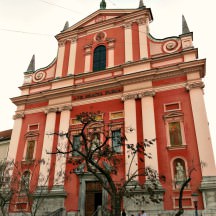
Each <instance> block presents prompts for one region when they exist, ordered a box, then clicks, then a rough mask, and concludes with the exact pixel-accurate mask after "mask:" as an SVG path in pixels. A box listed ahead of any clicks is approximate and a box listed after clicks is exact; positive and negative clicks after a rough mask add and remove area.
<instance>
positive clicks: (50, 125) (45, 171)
mask: <svg viewBox="0 0 216 216" xmlns="http://www.w3.org/2000/svg"><path fill="white" fill-rule="evenodd" d="M56 112H57V109H56V108H50V109H48V110H46V111H45V113H46V114H47V116H46V126H45V131H44V140H43V149H42V156H41V159H42V160H44V163H41V165H40V179H39V186H48V182H49V181H48V180H49V179H48V178H49V174H50V173H52V169H53V166H52V165H51V157H52V155H51V154H48V153H51V152H52V148H53V141H54V134H53V133H54V132H55V122H56Z"/></svg>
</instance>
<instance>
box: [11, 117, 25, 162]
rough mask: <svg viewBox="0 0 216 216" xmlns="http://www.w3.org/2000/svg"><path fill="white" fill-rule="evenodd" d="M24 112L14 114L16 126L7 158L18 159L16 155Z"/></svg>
mask: <svg viewBox="0 0 216 216" xmlns="http://www.w3.org/2000/svg"><path fill="white" fill-rule="evenodd" d="M23 118H24V114H23V113H17V114H15V115H14V117H13V119H14V126H13V131H12V135H11V140H10V145H9V150H8V155H7V160H8V161H12V160H16V155H17V153H18V144H19V140H20V133H21V128H22V122H23Z"/></svg>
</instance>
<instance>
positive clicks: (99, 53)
mask: <svg viewBox="0 0 216 216" xmlns="http://www.w3.org/2000/svg"><path fill="white" fill-rule="evenodd" d="M104 69H106V47H105V46H103V45H100V46H98V47H96V48H95V50H94V57H93V71H100V70H104Z"/></svg>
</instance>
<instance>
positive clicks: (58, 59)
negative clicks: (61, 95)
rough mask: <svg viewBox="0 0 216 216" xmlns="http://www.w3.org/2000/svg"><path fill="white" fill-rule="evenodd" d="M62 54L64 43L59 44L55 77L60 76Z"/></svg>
mask: <svg viewBox="0 0 216 216" xmlns="http://www.w3.org/2000/svg"><path fill="white" fill-rule="evenodd" d="M64 53H65V42H64V41H63V42H59V48H58V57H57V66H56V75H55V77H61V76H62V69H63V62H64Z"/></svg>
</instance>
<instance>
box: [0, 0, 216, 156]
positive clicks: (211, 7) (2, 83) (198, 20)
mask: <svg viewBox="0 0 216 216" xmlns="http://www.w3.org/2000/svg"><path fill="white" fill-rule="evenodd" d="M100 1H101V0H0V75H1V78H0V98H1V105H0V131H2V130H6V129H10V128H12V127H13V120H12V116H13V114H14V112H15V106H14V105H13V104H12V103H11V101H10V99H9V98H11V97H15V96H19V95H20V91H19V88H18V87H19V86H21V85H22V83H23V72H25V71H26V70H27V67H28V65H29V62H30V60H31V57H32V55H33V54H35V56H36V69H38V68H41V67H45V66H47V65H48V64H49V63H51V62H52V60H53V59H54V58H55V57H56V54H57V41H56V39H55V37H54V36H55V35H56V34H58V33H59V32H60V31H61V30H62V29H63V27H64V24H65V22H66V21H69V24H70V25H73V24H74V23H76V22H78V21H79V20H80V19H82V18H84V17H86V16H88V15H89V14H90V13H93V12H94V11H96V10H98V9H99V4H100ZM106 2H107V8H108V9H111V8H137V7H138V5H139V0H106ZM214 2H215V0H205V1H201V0H144V3H145V5H146V6H147V7H149V8H151V9H152V13H153V17H154V20H153V22H152V23H151V24H150V33H151V34H152V35H153V36H154V37H155V38H158V39H161V38H165V37H170V36H178V35H180V34H181V33H182V32H181V31H182V25H181V24H182V20H181V18H182V14H184V16H185V18H186V20H187V23H188V26H189V29H190V31H192V32H193V36H194V41H193V43H194V46H195V47H197V48H198V49H199V58H200V59H202V58H206V59H207V67H206V77H205V79H204V82H205V89H204V92H205V101H206V108H207V115H208V119H209V125H210V131H211V138H212V142H213V147H214V149H215V158H216V129H215V128H216V114H215V112H216V102H215V100H216V97H215V89H216V82H215V79H216V69H215V62H216V59H215V54H214V51H215V50H216V45H215V42H214V41H215V20H216V13H215V3H214Z"/></svg>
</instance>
